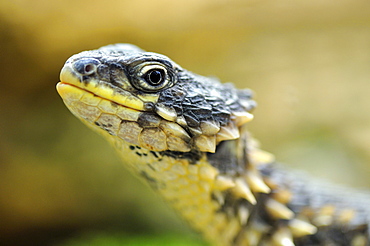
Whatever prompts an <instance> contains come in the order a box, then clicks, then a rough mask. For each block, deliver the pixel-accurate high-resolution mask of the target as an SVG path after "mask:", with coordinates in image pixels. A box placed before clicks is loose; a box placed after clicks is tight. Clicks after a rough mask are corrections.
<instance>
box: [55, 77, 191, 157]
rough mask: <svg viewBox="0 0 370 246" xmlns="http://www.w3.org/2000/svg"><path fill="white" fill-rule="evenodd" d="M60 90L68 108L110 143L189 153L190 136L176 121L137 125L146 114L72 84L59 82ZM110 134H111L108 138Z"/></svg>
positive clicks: (160, 120)
mask: <svg viewBox="0 0 370 246" xmlns="http://www.w3.org/2000/svg"><path fill="white" fill-rule="evenodd" d="M57 91H58V93H59V94H60V96H61V97H62V99H63V101H64V103H65V104H66V106H67V107H68V109H69V110H70V111H71V112H72V113H73V114H74V115H75V116H76V117H77V118H79V119H81V120H82V121H83V122H84V123H85V124H86V125H88V126H89V127H91V128H93V129H94V130H95V131H97V132H99V133H100V134H102V135H104V136H106V137H107V136H109V138H110V140H113V138H114V139H115V140H118V139H121V140H124V141H125V142H128V143H129V144H133V145H137V146H140V147H143V148H146V149H149V150H153V151H164V150H175V151H182V152H188V151H190V140H191V138H190V136H189V135H188V134H187V133H186V131H185V130H184V129H182V128H181V127H180V126H179V125H177V124H176V123H174V122H169V121H167V120H164V119H161V118H159V117H158V120H157V121H155V122H152V123H153V124H155V125H152V126H149V127H145V126H141V125H140V124H139V123H138V119H139V117H140V115H141V114H143V113H145V112H143V111H139V110H136V109H132V108H128V107H125V106H123V105H120V104H117V103H116V102H112V101H111V100H107V99H104V98H102V97H100V96H96V95H94V94H93V93H91V92H89V91H86V90H84V89H81V88H79V87H76V86H74V85H71V84H67V83H64V82H60V83H58V84H57ZM107 133H108V135H107Z"/></svg>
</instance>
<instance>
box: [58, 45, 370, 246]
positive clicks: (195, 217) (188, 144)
mask: <svg viewBox="0 0 370 246" xmlns="http://www.w3.org/2000/svg"><path fill="white" fill-rule="evenodd" d="M60 81H61V82H60V83H58V85H57V90H58V92H59V94H60V96H61V97H62V99H63V101H64V103H65V104H66V106H67V107H68V108H69V110H70V111H71V112H72V113H73V114H74V115H75V116H76V117H77V118H79V119H80V120H81V121H82V122H83V123H85V124H86V125H87V126H89V127H90V128H92V129H93V130H94V131H97V132H98V133H99V134H101V135H102V136H104V138H105V139H107V140H108V141H109V142H110V143H111V144H112V145H113V146H114V147H115V148H116V150H117V151H118V153H119V154H120V155H121V157H122V159H123V163H124V165H125V166H127V167H128V168H129V169H130V170H131V171H132V172H133V173H134V174H136V175H138V176H139V177H141V178H142V179H143V180H144V181H146V182H147V183H148V184H149V185H150V186H151V187H152V188H153V189H154V190H156V191H157V192H158V193H159V194H160V195H161V196H162V197H163V199H164V200H165V201H166V202H168V203H169V204H170V206H172V207H173V208H174V209H175V210H176V211H177V212H178V213H179V214H180V216H182V217H183V218H184V219H185V220H186V221H187V222H188V223H189V224H190V226H191V227H193V228H194V229H195V230H196V231H198V232H199V233H201V234H202V235H203V237H204V238H205V239H206V240H207V241H209V242H210V244H211V245H220V246H231V245H251V246H257V245H266V246H267V245H271V246H272V245H281V246H293V245H296V246H298V245H343V246H344V245H351V246H363V245H368V244H369V223H370V196H369V195H368V194H364V193H363V192H353V191H352V190H347V189H343V188H336V187H333V186H331V185H327V184H323V183H320V182H316V181H312V180H311V178H309V177H302V175H301V174H300V173H299V174H298V173H295V172H291V171H287V170H285V169H284V168H282V167H281V166H280V165H278V164H276V163H275V161H274V158H273V156H272V155H271V154H269V153H267V152H264V151H262V150H260V149H259V148H258V146H257V145H256V141H254V140H253V138H252V137H251V136H250V135H249V133H248V131H247V128H246V123H248V122H249V121H251V120H252V119H253V115H252V113H251V112H252V110H253V109H254V108H255V106H256V103H255V102H254V101H253V99H252V92H251V91H250V90H249V89H244V90H238V89H236V88H235V87H234V86H233V85H232V84H231V83H227V84H222V83H220V82H219V81H218V80H217V79H215V78H208V77H203V76H200V75H197V74H194V73H192V72H189V71H187V70H185V69H183V68H182V67H180V66H179V65H178V64H176V63H175V62H173V61H172V60H170V59H169V58H168V57H166V56H164V55H160V54H157V53H152V52H145V51H143V50H141V49H140V48H138V47H136V46H134V45H130V44H114V45H108V46H104V47H102V48H99V49H97V50H92V51H84V52H81V53H79V54H76V55H73V56H72V57H71V58H69V59H68V60H67V62H66V63H65V65H64V67H63V69H62V71H61V74H60Z"/></svg>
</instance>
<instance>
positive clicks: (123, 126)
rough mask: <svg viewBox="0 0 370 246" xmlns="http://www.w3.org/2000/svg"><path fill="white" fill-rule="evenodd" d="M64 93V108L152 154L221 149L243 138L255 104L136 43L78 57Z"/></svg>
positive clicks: (70, 64) (61, 87) (69, 66)
mask: <svg viewBox="0 0 370 246" xmlns="http://www.w3.org/2000/svg"><path fill="white" fill-rule="evenodd" d="M60 81H61V82H60V83H58V85H57V90H58V92H59V94H60V95H61V97H62V98H63V101H64V103H65V104H66V105H67V107H68V108H69V109H70V110H71V111H72V113H73V114H74V115H76V116H77V117H78V118H79V119H81V120H82V121H84V122H85V123H86V124H87V125H89V126H90V127H92V128H93V129H95V130H97V131H99V132H101V133H103V134H106V135H107V134H108V135H109V137H110V138H113V141H114V142H117V141H125V142H128V143H129V144H131V145H135V146H139V147H142V148H146V149H149V150H152V151H166V150H169V151H178V152H189V151H192V150H197V151H202V152H211V153H212V152H215V149H216V146H217V145H218V143H220V142H221V141H224V140H233V139H237V138H239V128H240V127H241V126H242V125H244V124H245V123H246V122H249V121H250V120H251V119H252V118H253V115H252V114H251V113H250V112H251V110H252V109H253V108H254V107H255V103H254V101H253V100H252V99H251V96H252V93H251V91H250V90H237V89H235V88H234V86H233V85H232V84H230V83H229V84H221V83H220V82H219V81H218V80H216V79H214V78H208V77H203V76H199V75H196V74H193V73H191V72H189V71H187V70H185V69H183V68H181V67H180V66H179V65H177V64H176V63H175V62H173V61H172V60H170V59H169V58H168V57H166V56H163V55H160V54H156V53H152V52H145V51H143V50H141V49H139V48H138V47H136V46H133V45H129V44H115V45H109V46H104V47H102V48H100V49H97V50H92V51H84V52H81V53H79V54H76V55H73V56H72V57H71V58H69V59H68V60H67V62H66V63H65V65H64V67H63V69H62V71H61V74H60Z"/></svg>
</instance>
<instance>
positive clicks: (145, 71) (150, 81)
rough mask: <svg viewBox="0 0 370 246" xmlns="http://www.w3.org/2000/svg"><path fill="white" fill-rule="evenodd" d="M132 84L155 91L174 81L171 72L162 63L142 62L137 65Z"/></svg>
mask: <svg viewBox="0 0 370 246" xmlns="http://www.w3.org/2000/svg"><path fill="white" fill-rule="evenodd" d="M134 70H136V73H135V74H134V75H133V76H132V78H133V79H132V85H133V86H134V87H136V89H139V90H142V91H145V92H155V91H158V90H160V89H163V88H165V87H166V86H170V85H171V84H172V83H173V76H172V74H171V72H169V70H168V69H167V67H165V66H164V65H163V64H161V63H150V64H141V65H138V66H136V67H135V69H134Z"/></svg>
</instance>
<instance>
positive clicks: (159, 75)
mask: <svg viewBox="0 0 370 246" xmlns="http://www.w3.org/2000/svg"><path fill="white" fill-rule="evenodd" d="M144 79H145V81H146V82H147V83H148V84H149V85H151V86H158V85H160V84H162V83H163V82H164V81H165V79H166V73H165V71H164V70H163V69H158V68H154V69H151V70H149V71H148V72H146V73H145V74H144Z"/></svg>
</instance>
